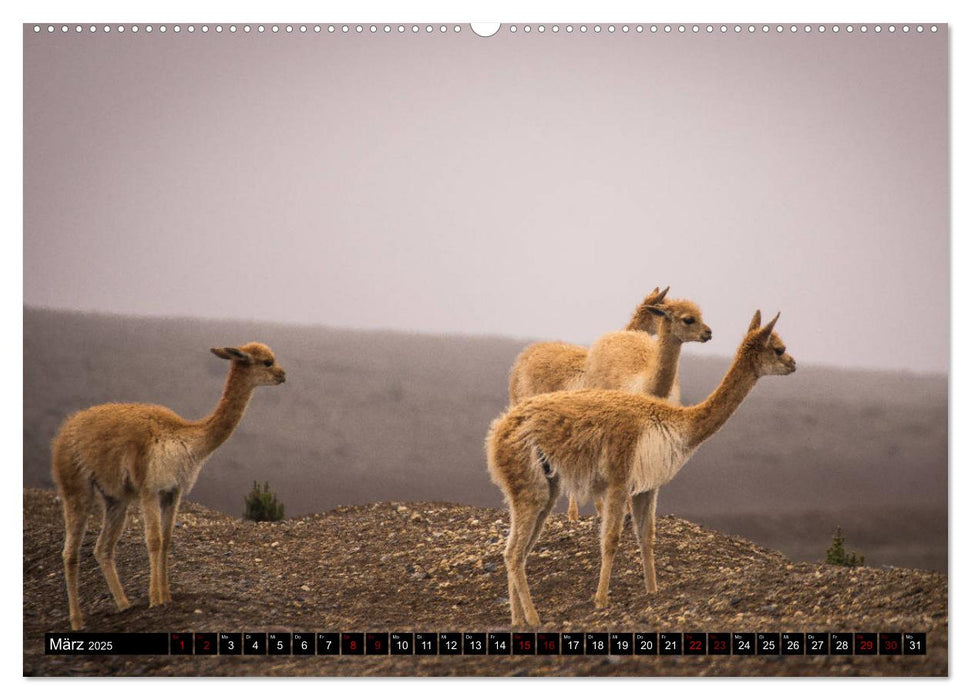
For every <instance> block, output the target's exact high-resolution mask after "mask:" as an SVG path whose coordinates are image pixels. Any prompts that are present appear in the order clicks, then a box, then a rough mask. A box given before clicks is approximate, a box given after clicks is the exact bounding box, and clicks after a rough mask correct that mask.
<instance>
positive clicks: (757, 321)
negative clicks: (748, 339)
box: [748, 310, 762, 333]
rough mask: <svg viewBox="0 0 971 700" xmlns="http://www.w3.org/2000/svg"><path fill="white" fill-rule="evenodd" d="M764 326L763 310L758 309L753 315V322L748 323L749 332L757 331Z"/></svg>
mask: <svg viewBox="0 0 971 700" xmlns="http://www.w3.org/2000/svg"><path fill="white" fill-rule="evenodd" d="M761 326H762V312H761V311H758V310H756V312H755V315H754V316H753V317H752V322H751V323H750V324H748V332H749V333H751V332H752V331H757V330H758V329H759V328H760V327H761Z"/></svg>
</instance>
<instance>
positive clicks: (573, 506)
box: [566, 495, 580, 523]
mask: <svg viewBox="0 0 971 700" xmlns="http://www.w3.org/2000/svg"><path fill="white" fill-rule="evenodd" d="M566 517H567V518H568V519H569V520H570V522H571V523H575V522H576V521H577V520H579V519H580V509H579V508H578V507H577V499H576V496H572V495H571V496H570V507H569V508H568V509H567V511H566Z"/></svg>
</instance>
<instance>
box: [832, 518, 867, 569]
mask: <svg viewBox="0 0 971 700" xmlns="http://www.w3.org/2000/svg"><path fill="white" fill-rule="evenodd" d="M863 559H864V557H863V555H862V554H857V553H856V552H849V553H847V551H846V549H844V547H843V529H842V528H841V527H840V526H839V525H837V526H836V532H834V533H833V543H832V544H831V545H830V546H829V549H827V550H826V563H827V564H836V565H837V566H863Z"/></svg>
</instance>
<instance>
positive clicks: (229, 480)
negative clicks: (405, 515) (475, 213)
mask: <svg viewBox="0 0 971 700" xmlns="http://www.w3.org/2000/svg"><path fill="white" fill-rule="evenodd" d="M249 340H261V341H263V342H266V343H268V344H269V345H270V346H271V347H272V348H273V350H274V351H275V352H276V354H277V356H278V357H279V359H280V362H281V363H282V365H283V366H284V367H285V368H286V370H287V377H288V379H287V383H286V384H285V385H283V386H280V387H268V388H261V389H258V390H257V392H256V395H255V396H254V399H253V401H252V403H251V405H250V408H249V410H248V412H247V414H246V416H245V418H244V419H243V422H242V424H241V426H240V427H239V429H238V430H237V431H236V433H235V434H234V435H233V437H232V438H231V439H230V440H229V441H228V442H227V443H226V445H224V446H223V447H222V448H221V449H220V450H219V451H218V452H217V453H216V454H215V455H214V456H213V458H212V459H211V460H210V461H209V463H208V464H207V465H206V467H205V469H204V471H203V473H202V475H201V477H200V479H199V481H198V483H197V484H196V487H195V489H194V491H193V492H192V495H191V498H192V499H193V500H196V501H199V502H201V503H205V504H207V505H209V506H211V507H214V508H217V509H219V510H222V511H224V512H227V513H230V514H233V515H238V514H240V513H241V512H242V507H243V498H244V496H245V494H246V493H247V492H248V491H249V489H250V487H251V485H252V482H253V481H254V480H259V481H264V480H269V482H270V484H271V487H272V488H273V490H274V491H276V492H277V494H278V495H279V497H280V499H281V500H282V501H283V502H284V503H285V504H286V507H287V515H290V516H295V515H301V514H304V513H309V512H319V511H322V510H326V509H329V508H333V507H335V506H338V505H352V504H363V503H369V502H375V501H392V500H393V501H448V502H453V503H465V504H470V505H477V506H498V505H500V504H501V494H500V492H499V490H498V489H497V488H496V487H495V486H493V485H492V484H491V483H490V481H489V478H488V475H487V473H486V469H485V456H484V450H483V442H484V438H485V434H486V430H487V429H488V426H489V423H490V422H491V421H492V419H493V418H495V417H496V416H497V415H498V414H499V413H500V412H501V411H502V410H503V409H504V407H505V405H506V386H507V376H508V371H509V367H510V365H511V364H512V361H513V359H514V358H515V356H516V354H517V353H518V352H519V350H521V349H522V347H523V346H524V345H525V344H526V341H516V340H510V339H502V338H485V337H457V336H456V337H451V336H449V337H443V336H428V335H417V334H414V335H412V334H403V333H393V332H364V331H349V330H338V329H333V328H325V327H315V326H284V325H275V324H266V323H245V322H235V321H232V322H230V321H213V320H208V319H147V318H128V317H121V316H105V315H92V314H78V313H71V312H61V311H50V310H40V309H31V308H27V309H25V310H24V484H25V485H27V486H38V487H45V488H49V487H51V485H52V484H51V480H50V473H49V471H50V463H49V460H50V451H49V442H50V439H51V438H52V436H53V435H54V433H55V432H56V430H57V427H58V425H59V424H60V422H61V421H62V420H63V419H64V417H65V416H66V415H68V414H69V413H70V412H72V411H74V410H77V409H80V408H84V407H87V406H90V405H93V404H96V403H102V402H106V401H145V402H151V403H161V404H164V405H167V406H169V407H170V408H172V409H174V410H176V411H177V412H179V413H180V414H182V415H184V416H186V417H201V416H203V415H205V414H206V413H208V412H209V411H210V410H211V409H212V407H213V405H214V404H215V402H216V400H217V399H218V397H219V393H220V391H221V389H222V384H223V380H224V376H225V372H226V369H227V366H226V363H225V362H224V361H221V360H219V359H217V358H215V357H213V356H212V355H211V354H210V353H209V350H208V349H209V347H210V346H213V345H226V344H236V343H242V342H246V341H249ZM792 350H793V353H794V354H795V355H796V357H798V355H799V352H798V348H793V349H792ZM728 363H729V360H728V359H727V358H726V359H724V360H718V359H714V360H713V359H699V358H696V357H692V356H691V355H690V349H689V350H688V351H686V353H685V356H684V357H683V362H682V367H681V372H680V375H681V377H682V381H683V394H684V399H685V401H686V402H688V403H691V402H695V401H697V400H700V399H701V398H703V397H704V396H705V395H706V394H707V393H708V392H710V391H711V390H712V389H713V388H714V387H715V386H716V385H717V383H718V381H719V379H720V378H721V375H722V374H723V373H724V371H725V370H726V369H727V367H728ZM947 415H948V413H947V378H946V377H944V376H922V375H912V374H905V373H887V372H869V371H847V370H836V369H830V368H818V367H804V366H800V368H799V371H798V372H797V373H796V374H794V375H793V376H791V377H786V378H778V377H768V378H765V379H763V380H762V381H761V382H759V385H758V386H757V387H756V389H755V390H754V391H753V393H752V394H751V396H750V397H749V399H748V400H747V401H746V402H745V403H744V404H743V405H742V407H741V408H740V409H739V411H738V412H737V413H736V415H735V416H734V417H733V418H732V420H731V421H730V422H729V423H728V424H727V425H726V426H725V428H724V429H723V430H722V431H721V432H720V433H719V434H718V435H716V436H715V437H714V438H712V439H711V440H709V441H708V442H707V443H706V444H705V445H704V446H703V447H702V448H701V450H700V451H699V452H698V454H697V455H696V456H695V457H694V458H693V459H692V461H691V462H690V463H689V464H688V465H687V466H686V467H685V468H684V470H683V471H682V472H681V473H680V474H679V475H678V477H677V478H676V479H675V481H674V482H673V483H672V484H671V485H670V486H668V487H665V488H664V489H663V490H662V492H661V497H660V506H659V507H660V510H661V512H669V513H670V512H673V513H677V514H679V515H681V516H685V517H690V518H693V519H695V520H697V521H699V522H701V523H704V524H706V525H709V526H712V527H718V528H720V529H723V530H725V531H728V532H735V533H739V534H743V535H745V536H748V537H751V538H752V539H755V540H756V541H759V542H761V543H763V544H766V545H769V546H773V547H777V548H779V549H781V550H783V551H785V552H786V553H787V554H788V555H790V556H792V557H795V558H805V559H817V558H819V557H821V556H823V554H824V553H825V550H826V547H827V546H828V543H829V538H830V535H831V533H832V530H833V528H834V527H835V526H836V525H837V524H841V525H842V526H843V530H844V533H845V534H846V535H847V544H848V546H849V547H851V548H854V549H858V550H860V551H862V552H863V553H864V554H866V555H867V561H868V563H870V562H872V563H873V564H881V563H893V564H898V565H909V566H916V567H925V568H937V569H944V568H945V567H946V566H947V511H946V507H947Z"/></svg>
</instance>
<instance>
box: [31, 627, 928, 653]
mask: <svg viewBox="0 0 971 700" xmlns="http://www.w3.org/2000/svg"><path fill="white" fill-rule="evenodd" d="M44 647H45V653H47V654H55V655H105V654H167V655H174V656H181V655H194V656H212V655H220V656H280V655H285V656H291V655H293V656H321V655H323V656H327V655H341V656H378V655H408V656H411V655H415V656H422V655H435V656H450V655H452V656H458V655H464V656H486V655H489V656H510V655H511V656H528V655H559V656H564V655H566V656H569V655H588V656H589V655H601V656H608V655H609V656H780V655H781V656H801V655H810V656H812V655H842V656H876V655H882V656H896V655H905V656H906V655H923V654H926V653H927V648H926V647H927V635H926V633H923V632H880V633H877V632H169V633H165V632H160V633H128V634H126V633H117V634H112V633H85V632H74V633H48V634H47V635H46V636H45V644H44Z"/></svg>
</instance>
